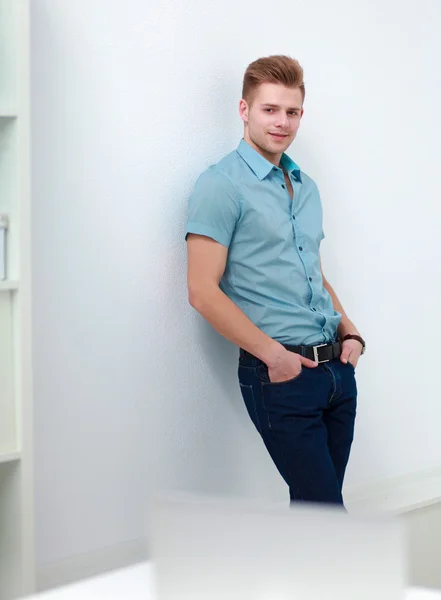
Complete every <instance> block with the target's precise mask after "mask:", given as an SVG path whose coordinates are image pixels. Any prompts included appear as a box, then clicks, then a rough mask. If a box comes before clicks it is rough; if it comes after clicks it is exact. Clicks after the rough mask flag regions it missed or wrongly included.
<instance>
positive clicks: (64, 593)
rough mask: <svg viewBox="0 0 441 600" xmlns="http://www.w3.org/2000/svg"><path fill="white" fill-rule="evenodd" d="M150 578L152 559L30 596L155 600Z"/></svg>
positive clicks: (429, 597)
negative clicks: (148, 561)
mask: <svg viewBox="0 0 441 600" xmlns="http://www.w3.org/2000/svg"><path fill="white" fill-rule="evenodd" d="M150 579H151V567H150V565H149V563H140V564H138V565H134V566H133V567H128V568H126V569H121V570H118V571H112V572H111V573H106V574H105V575H100V576H99V577H93V578H92V579H87V580H84V581H80V582H78V583H74V584H72V585H68V586H65V587H62V588H57V589H55V590H51V591H49V592H44V593H41V594H37V595H35V596H28V600H31V598H34V599H35V600H153V596H152V594H151V589H150ZM403 600H441V592H435V591H432V590H423V589H419V588H412V589H410V590H409V591H408V592H407V594H406V596H405V598H404V599H403Z"/></svg>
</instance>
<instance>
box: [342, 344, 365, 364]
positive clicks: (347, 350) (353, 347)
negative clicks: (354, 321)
mask: <svg viewBox="0 0 441 600" xmlns="http://www.w3.org/2000/svg"><path fill="white" fill-rule="evenodd" d="M341 348H342V349H341V356H340V360H341V362H342V363H344V364H346V363H348V362H350V363H351V365H352V366H353V367H356V366H357V363H358V360H359V358H360V356H361V352H362V350H363V346H362V345H361V343H360V342H358V341H357V340H345V341H344V342H343V343H342V345H341Z"/></svg>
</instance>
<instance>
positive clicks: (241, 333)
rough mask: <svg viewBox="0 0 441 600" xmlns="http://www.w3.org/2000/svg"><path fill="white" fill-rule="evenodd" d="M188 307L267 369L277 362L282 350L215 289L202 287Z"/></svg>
mask: <svg viewBox="0 0 441 600" xmlns="http://www.w3.org/2000/svg"><path fill="white" fill-rule="evenodd" d="M190 303H191V305H192V306H193V308H194V309H195V310H197V311H198V312H199V313H200V314H201V315H202V316H203V317H204V319H206V320H207V321H208V322H209V323H210V325H211V326H212V327H213V328H214V329H215V330H216V331H217V332H218V333H219V334H220V335H222V336H223V337H225V338H226V339H227V340H229V341H230V342H232V343H233V344H235V345H236V346H239V347H240V348H243V349H244V350H247V351H248V352H250V353H251V354H253V355H254V356H257V358H260V360H262V361H263V362H264V363H266V364H267V365H268V366H269V367H271V366H272V365H273V364H275V363H276V362H277V360H278V356H279V354H280V352H281V350H282V349H283V346H282V345H281V344H279V342H276V341H275V340H273V339H272V338H270V337H269V336H268V335H266V334H265V333H263V331H261V330H260V329H259V328H258V327H256V325H254V323H253V322H252V321H251V320H250V319H249V318H248V317H247V316H246V315H245V314H244V313H243V312H242V311H241V310H240V308H239V307H238V306H237V305H236V304H234V302H233V301H232V300H230V299H229V298H228V296H226V295H225V294H224V293H223V292H222V290H221V289H220V288H219V287H218V286H216V285H214V284H213V285H208V286H206V287H205V288H204V290H203V291H199V292H198V293H197V294H196V295H194V296H193V297H190Z"/></svg>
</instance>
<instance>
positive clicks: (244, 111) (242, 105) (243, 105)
mask: <svg viewBox="0 0 441 600" xmlns="http://www.w3.org/2000/svg"><path fill="white" fill-rule="evenodd" d="M248 110H249V108H248V104H247V102H246V100H244V99H243V98H241V100H240V102H239V115H240V118H241V119H242V121H243V122H244V123H248Z"/></svg>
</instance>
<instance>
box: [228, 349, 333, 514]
mask: <svg viewBox="0 0 441 600" xmlns="http://www.w3.org/2000/svg"><path fill="white" fill-rule="evenodd" d="M239 381H240V384H241V391H242V395H243V398H244V400H245V404H246V406H247V409H248V412H249V414H250V417H251V419H252V420H253V422H254V424H255V426H256V428H257V429H258V431H259V433H260V435H261V436H262V439H263V441H264V443H265V446H266V448H267V449H268V452H269V454H270V456H271V458H272V459H273V461H274V463H275V465H276V467H277V468H278V470H279V472H280V474H281V475H282V477H283V478H284V479H285V481H286V483H287V484H288V486H289V490H290V498H291V500H292V501H294V500H303V501H308V502H324V503H332V504H342V503H343V500H342V495H341V487H340V484H339V480H338V477H337V474H336V470H335V467H334V463H333V461H332V458H331V455H330V452H329V448H328V431H327V428H326V425H325V423H324V422H323V413H324V411H325V410H326V409H327V407H328V402H329V396H330V391H331V380H330V378H329V376H328V374H327V373H326V372H325V371H324V369H323V368H322V367H321V366H320V367H317V368H316V369H308V368H306V367H304V368H303V371H302V373H301V374H300V375H299V376H298V377H297V378H296V379H294V380H290V381H288V382H283V383H270V381H269V378H268V370H267V367H266V366H265V365H264V364H263V363H261V362H260V361H258V360H254V362H253V361H252V360H251V361H250V360H248V361H247V360H242V359H241V362H240V365H239Z"/></svg>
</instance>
